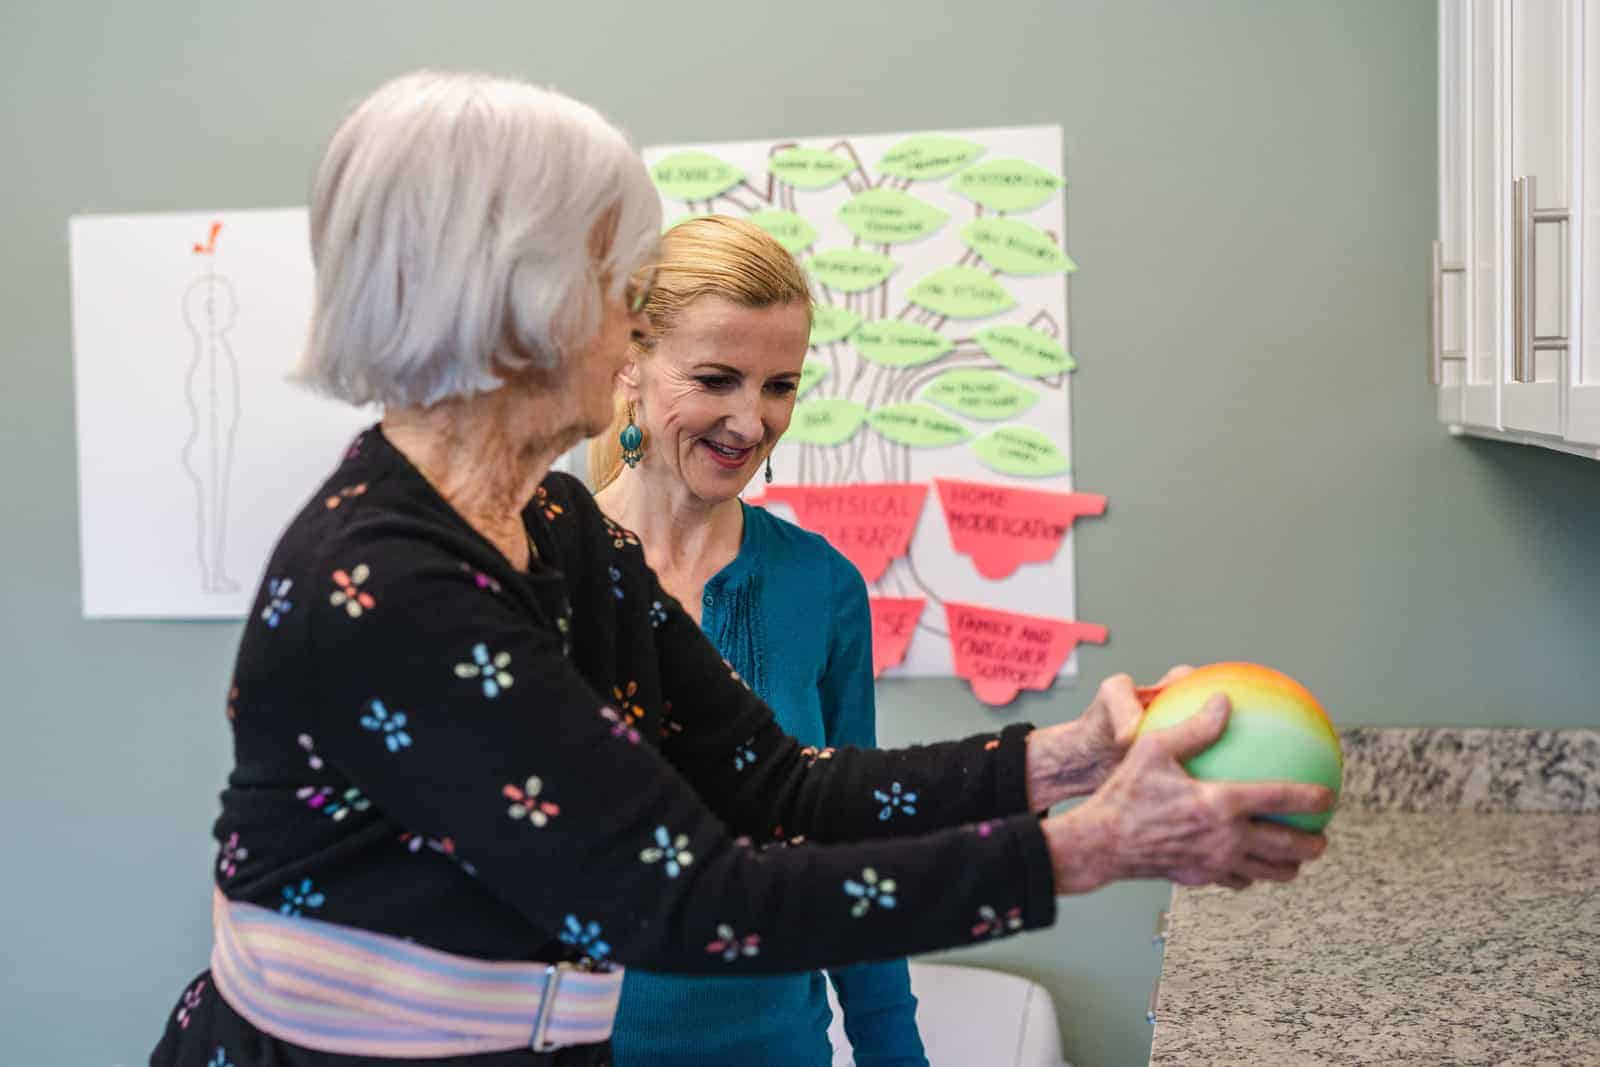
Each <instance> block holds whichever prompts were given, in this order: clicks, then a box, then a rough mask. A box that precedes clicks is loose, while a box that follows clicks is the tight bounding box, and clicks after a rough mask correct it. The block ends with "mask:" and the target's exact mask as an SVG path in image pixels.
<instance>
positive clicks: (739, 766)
mask: <svg viewBox="0 0 1600 1067" xmlns="http://www.w3.org/2000/svg"><path fill="white" fill-rule="evenodd" d="M755 740H756V739H755V738H753V737H752V738H751V739H750V740H748V741H746V742H745V743H744V744H742V745H740V746H739V747H738V748H736V749H734V751H733V769H734V770H736V771H742V770H744V769H745V768H746V767H753V766H755V762H756V750H755V747H754V745H755Z"/></svg>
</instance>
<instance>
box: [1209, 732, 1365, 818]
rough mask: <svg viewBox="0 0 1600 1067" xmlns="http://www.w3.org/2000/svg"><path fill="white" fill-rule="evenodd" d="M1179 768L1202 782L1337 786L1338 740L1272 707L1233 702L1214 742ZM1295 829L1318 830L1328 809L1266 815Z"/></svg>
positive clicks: (1339, 769) (1340, 765) (1339, 774)
mask: <svg viewBox="0 0 1600 1067" xmlns="http://www.w3.org/2000/svg"><path fill="white" fill-rule="evenodd" d="M1183 766H1184V769H1185V770H1187V771H1188V772H1189V773H1190V774H1192V775H1194V776H1195V777H1196V778H1200V779H1203V780H1205V781H1208V782H1304V783H1306V784H1308V785H1321V786H1327V787H1328V788H1329V789H1331V790H1333V791H1334V793H1335V794H1337V793H1338V792H1339V787H1340V784H1341V778H1342V776H1343V769H1344V768H1343V763H1342V760H1341V757H1340V754H1339V749H1338V746H1337V745H1336V744H1335V743H1334V742H1332V741H1330V740H1329V739H1328V738H1327V737H1325V736H1321V735H1318V734H1315V733H1313V732H1311V731H1310V730H1307V729H1306V728H1305V727H1303V726H1301V725H1300V724H1299V723H1296V722H1292V721H1289V720H1286V719H1284V718H1283V717H1282V716H1281V715H1279V714H1277V713H1276V712H1273V711H1259V710H1254V709H1251V708H1249V707H1244V708H1237V707H1236V708H1234V709H1233V713H1232V714H1231V715H1229V717H1228V728H1227V729H1226V730H1224V731H1223V733H1222V737H1221V738H1220V739H1219V740H1218V741H1217V743H1216V744H1214V745H1212V746H1211V747H1210V748H1208V749H1206V750H1205V751H1204V752H1202V753H1200V754H1199V755H1197V756H1194V757H1192V758H1191V759H1189V760H1188V761H1187V762H1185V763H1184V765H1183ZM1267 818H1270V819H1271V820H1272V821H1273V822H1281V823H1284V824H1285V825H1288V826H1293V827H1296V828H1298V829H1301V830H1309V831H1311V832H1312V833H1318V832H1320V831H1321V830H1322V828H1323V827H1325V826H1327V825H1328V820H1329V819H1331V818H1333V812H1331V811H1323V812H1302V813H1298V814H1294V815H1271V816H1267Z"/></svg>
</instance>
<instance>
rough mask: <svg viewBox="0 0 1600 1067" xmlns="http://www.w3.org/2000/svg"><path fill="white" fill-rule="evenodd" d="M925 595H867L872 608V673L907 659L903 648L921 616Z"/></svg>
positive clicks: (882, 670) (878, 672)
mask: <svg viewBox="0 0 1600 1067" xmlns="http://www.w3.org/2000/svg"><path fill="white" fill-rule="evenodd" d="M927 603H928V601H927V600H926V598H924V597H920V596H913V597H893V596H874V597H868V598H867V605H868V606H869V607H870V608H871V609H872V676H873V677H874V678H876V677H878V676H879V675H881V674H882V673H883V672H884V671H886V670H888V669H889V668H890V667H898V666H899V665H900V663H901V662H902V661H904V660H905V658H906V649H907V648H908V647H909V646H910V645H911V638H912V635H914V634H915V633H916V632H917V620H918V619H920V618H922V609H923V607H924V606H925V605H926V604H927Z"/></svg>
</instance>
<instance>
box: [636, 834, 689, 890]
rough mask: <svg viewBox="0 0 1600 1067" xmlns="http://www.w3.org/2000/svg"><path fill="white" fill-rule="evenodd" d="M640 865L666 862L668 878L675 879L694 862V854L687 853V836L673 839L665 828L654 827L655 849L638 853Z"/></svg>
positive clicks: (683, 835) (680, 835) (682, 835)
mask: <svg viewBox="0 0 1600 1067" xmlns="http://www.w3.org/2000/svg"><path fill="white" fill-rule="evenodd" d="M639 860H640V862H642V863H659V862H660V861H662V860H666V861H667V862H666V871H667V877H668V878H676V877H678V875H679V873H681V872H682V871H683V869H684V868H685V867H687V866H689V864H691V863H693V862H694V853H692V852H690V851H689V835H688V834H679V835H678V836H677V837H673V836H672V834H671V833H669V832H668V830H667V828H666V827H665V826H658V827H656V847H654V848H647V849H645V850H644V851H642V852H640V853H639Z"/></svg>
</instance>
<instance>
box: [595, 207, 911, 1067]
mask: <svg viewBox="0 0 1600 1067" xmlns="http://www.w3.org/2000/svg"><path fill="white" fill-rule="evenodd" d="M645 314H646V315H647V316H648V317H649V319H650V325H651V333H650V336H649V340H648V341H647V342H645V343H643V344H635V345H634V358H633V360H632V361H631V362H630V363H629V364H628V366H627V367H626V368H625V369H624V371H623V374H622V387H623V395H622V398H621V399H622V404H621V405H620V406H619V408H618V413H617V414H618V418H617V423H616V425H615V426H614V427H613V432H612V433H610V434H606V435H604V436H602V437H601V438H600V439H599V440H597V441H595V442H593V443H591V444H590V446H589V447H590V449H591V452H590V455H591V471H590V473H591V477H592V478H593V480H594V482H595V484H596V486H598V487H600V489H599V492H598V496H597V499H598V501H599V503H600V506H601V508H602V509H603V510H604V511H605V512H606V513H607V514H608V515H610V516H611V518H612V519H614V520H615V521H616V522H618V523H620V524H621V525H623V526H625V527H627V528H629V529H632V530H634V531H635V532H636V533H638V535H639V539H640V541H641V542H642V544H643V546H644V553H645V559H646V561H647V562H648V563H649V564H650V566H651V568H652V569H653V570H654V571H655V572H656V575H657V577H659V578H660V580H661V584H662V587H663V588H664V589H666V591H667V592H668V593H671V594H672V596H673V597H675V598H676V599H677V600H678V602H679V603H680V604H683V605H684V607H685V608H686V610H688V611H689V613H690V614H691V615H693V616H694V617H695V618H696V619H697V620H698V621H699V623H700V625H701V627H702V628H703V629H704V630H705V631H706V634H707V635H708V636H709V637H710V638H711V639H712V641H713V643H714V644H716V646H717V648H718V649H719V650H720V651H721V653H722V654H723V656H725V657H726V658H727V660H728V661H729V662H730V663H731V664H732V665H733V667H734V669H735V670H737V671H738V672H739V673H740V674H741V675H742V676H743V677H744V679H745V680H746V681H747V682H749V683H750V686H751V688H752V689H754V690H755V692H756V695H758V696H759V697H761V699H763V700H765V701H766V702H767V704H768V705H769V706H770V707H771V708H772V710H773V712H774V713H775V714H776V715H777V718H778V724H779V725H780V726H782V727H783V729H784V731H785V732H786V733H788V734H789V735H790V736H791V737H793V738H795V739H796V740H798V741H800V742H801V743H803V744H805V745H807V746H809V747H810V748H812V749H815V750H818V751H819V754H820V753H821V752H827V751H828V750H829V749H830V748H831V747H833V746H838V745H856V746H861V747H871V746H872V745H874V744H875V742H876V731H875V729H874V723H873V691H872V646H871V636H872V626H871V620H870V616H869V614H868V611H867V590H866V585H865V584H864V583H863V582H862V580H861V575H860V574H859V573H858V572H857V571H856V569H855V568H854V567H853V566H852V565H851V564H850V563H849V561H848V560H846V559H845V558H844V557H843V556H841V555H840V554H839V553H838V552H837V551H835V550H834V549H833V548H832V547H831V546H829V545H828V543H827V542H826V541H824V540H823V539H822V538H820V537H818V536H816V535H815V534H812V533H808V532H806V531H805V530H802V529H800V528H799V527H796V526H793V525H791V524H789V523H787V522H784V521H783V520H782V519H778V518H774V517H773V516H771V515H769V514H768V513H767V512H765V511H763V510H761V509H759V508H751V507H747V506H745V504H744V503H743V502H742V501H740V499H739V493H740V491H741V490H743V489H744V487H745V485H746V483H748V482H749V481H750V479H751V478H752V477H753V476H755V475H756V473H757V472H758V471H760V470H761V469H762V468H763V466H764V465H766V464H768V463H770V460H769V456H770V454H771V452H772V446H773V445H775V444H777V442H778V438H779V437H781V436H782V435H783V432H784V430H786V429H787V428H788V426H789V416H790V415H791V413H792V412H793V411H794V402H795V390H796V387H797V384H798V382H799V379H800V365H801V362H802V361H803V360H804V359H805V354H806V348H807V336H808V334H809V332H810V328H811V299H810V295H809V294H808V292H807V289H806V279H805V276H804V275H803V274H802V273H801V272H800V268H799V267H798V266H796V264H795V262H794V260H793V258H791V257H790V255H789V253H788V252H787V251H785V250H784V248H783V246H782V245H780V244H778V242H777V241H775V240H773V239H772V237H770V236H769V235H768V234H767V233H765V232H764V231H763V230H762V229H761V228H760V227H758V226H755V225H754V224H752V223H749V222H745V221H743V220H739V219H733V218H728V217H725V216H713V217H709V218H700V219H694V220H692V221H689V222H685V223H681V224H679V225H678V226H675V227H674V228H673V229H671V230H670V231H668V233H667V234H666V236H665V238H664V239H663V241H662V252H661V261H660V264H659V265H658V267H657V271H656V277H655V287H654V289H653V290H652V291H651V294H650V298H649V300H648V301H647V302H646V304H645ZM630 425H632V426H633V427H634V430H633V431H629V429H628V427H629V426H630ZM626 444H634V445H635V446H636V447H634V448H631V449H627V450H626V451H627V452H628V453H629V455H628V457H627V458H628V459H630V460H633V461H634V462H633V463H632V464H631V465H630V464H628V463H625V462H624V456H623V452H624V447H625V445H626ZM916 801H917V797H916V794H915V793H914V792H912V793H906V792H904V791H903V790H902V791H901V792H899V793H886V794H885V799H884V802H883V804H882V805H881V808H882V812H881V814H882V816H883V820H884V821H885V822H888V821H890V820H892V819H896V818H899V819H906V818H909V817H912V816H914V815H915V809H916ZM828 978H831V979H832V981H833V984H834V988H835V990H836V991H837V993H838V994H839V1002H840V1004H841V1005H842V1006H843V1008H844V1023H845V1030H846V1033H847V1034H848V1036H849V1038H850V1043H851V1045H852V1046H853V1048H854V1052H855V1062H856V1063H857V1064H858V1067H890V1065H893V1067H920V1065H924V1064H926V1063H927V1060H926V1059H925V1058H924V1056H923V1050H922V1042H921V1039H920V1038H919V1037H918V1034H917V1023H916V1000H915V998H914V997H912V995H911V988H910V983H909V981H908V978H907V974H906V965H905V961H904V960H903V959H896V960H891V961H888V962H884V963H873V964H862V965H858V966H854V967H843V968H835V969H832V970H830V971H829V972H828ZM826 980H827V979H825V978H824V977H823V974H822V972H821V971H815V970H813V971H810V972H807V973H804V974H793V975H782V976H777V977H770V978H752V979H744V980H738V979H721V978H684V977H673V976H666V975H655V974H646V973H643V972H630V973H629V974H628V976H627V978H626V979H625V980H624V982H623V988H622V1002H621V1005H620V1007H619V1009H618V1013H617V1025H616V1030H615V1032H614V1033H613V1035H612V1042H613V1044H614V1046H615V1049H616V1056H617V1064H618V1067H632V1065H638V1067H644V1065H647V1064H648V1065H651V1067H657V1065H659V1067H678V1065H683V1067H690V1065H696V1067H700V1065H707V1067H722V1065H727V1067H734V1065H744V1064H751V1063H759V1064H763V1065H765V1067H826V1065H827V1064H829V1063H830V1062H831V1061H832V1055H831V1050H830V1046H829V1043H828V1036H827V1031H828V1024H829V1021H830V1013H829V1009H828V1002H827V991H826V989H825V987H824V982H825V981H826Z"/></svg>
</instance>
